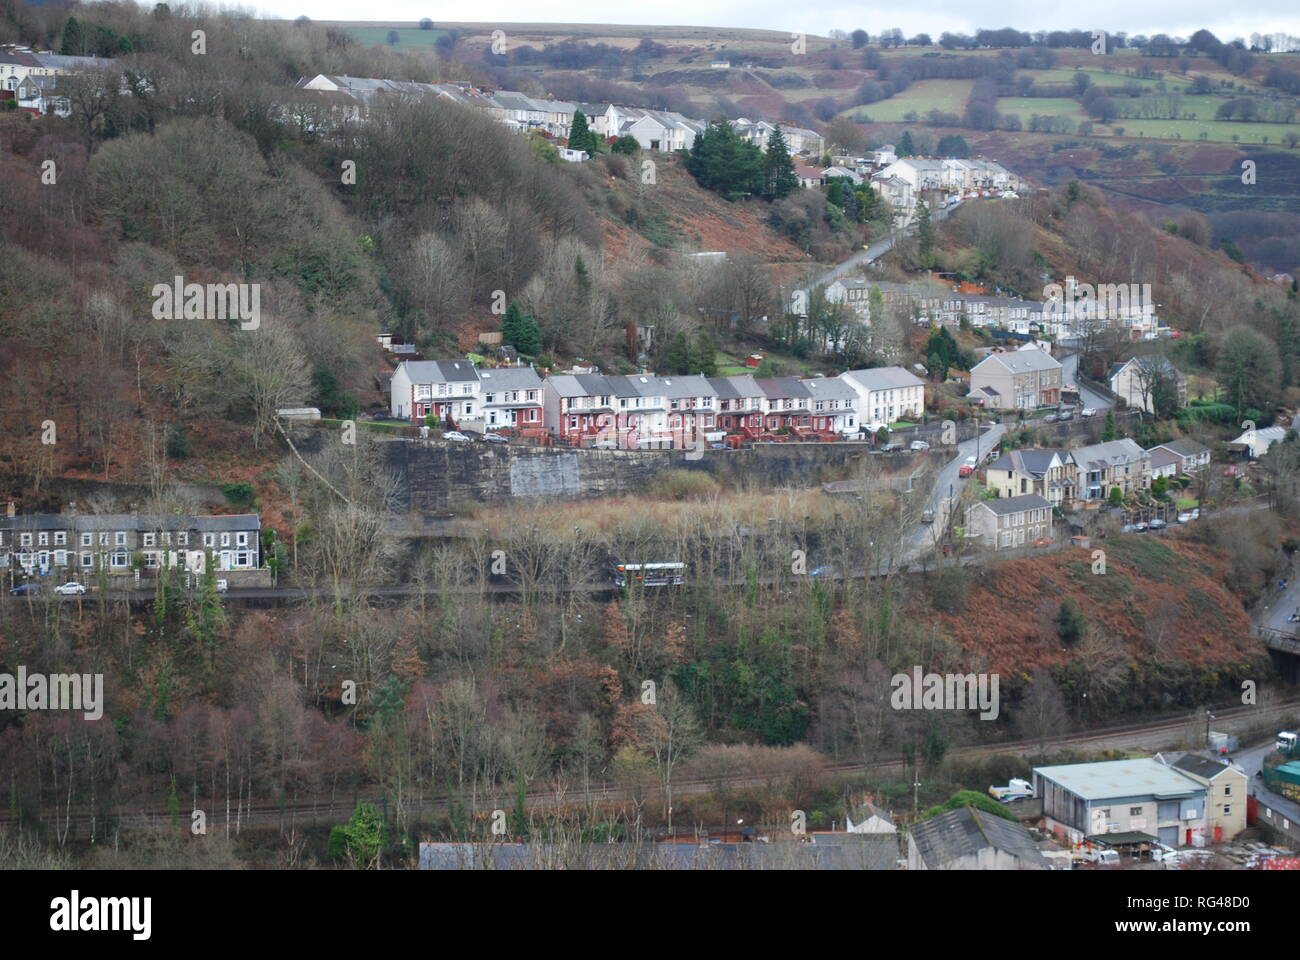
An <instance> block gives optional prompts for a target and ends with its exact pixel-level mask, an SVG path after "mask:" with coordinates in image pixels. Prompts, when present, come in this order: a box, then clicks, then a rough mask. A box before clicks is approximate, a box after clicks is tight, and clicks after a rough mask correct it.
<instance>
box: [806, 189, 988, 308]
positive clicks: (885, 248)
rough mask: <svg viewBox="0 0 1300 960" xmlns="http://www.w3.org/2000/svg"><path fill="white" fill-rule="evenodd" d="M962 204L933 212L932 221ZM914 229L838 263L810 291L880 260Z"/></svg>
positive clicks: (892, 233) (905, 229) (898, 232)
mask: <svg viewBox="0 0 1300 960" xmlns="http://www.w3.org/2000/svg"><path fill="white" fill-rule="evenodd" d="M962 202H965V201H962ZM962 202H959V203H957V204H956V205H955V206H951V207H940V208H939V209H937V210H933V211H931V214H930V219H931V221H932V222H936V221H939V220H942V219H943V218H944V217H946V216H948V214H949V213H950V212H951V211H953V210H956V209H957V207H960V206H961V203H962ZM912 227H913V224H910V223H909V224H908V225H907V226H905V227H900V228H899V229H897V230H891V231H890V232H889V236H888V237H886V238H885V239H883V240H877V241H876V242H875V243H873V244H872V245H871V246H869V247H868V248H867V249H865V250H859V251H858V252H857V253H855V254H853V255H852V256H850V257H849V258H848V259H847V260H845V261H844V262H843V263H838V264H836V265H835V266H833V267H831V268H830V269H829V270H827V271H826V272H825V273H823V274H822V275H821V276H819V277H818V278H817V279H816V280H813V281H812V282H811V283H810V284H809V285H808V287H809V289H813V288H815V287H819V286H822V285H823V284H827V283H830V282H831V281H832V280H834V279H835V278H836V277H842V276H844V275H845V274H846V273H848V272H849V271H851V270H853V268H855V267H858V266H863V265H865V264H868V263H872V262H874V261H876V260H879V259H880V258H881V257H883V256H884V255H885V254H887V253H888V252H889V251H890V250H892V249H894V244H895V243H896V242H897V241H898V238H899V237H902V236H906V235H907V234H908V233H909V232H911V230H912Z"/></svg>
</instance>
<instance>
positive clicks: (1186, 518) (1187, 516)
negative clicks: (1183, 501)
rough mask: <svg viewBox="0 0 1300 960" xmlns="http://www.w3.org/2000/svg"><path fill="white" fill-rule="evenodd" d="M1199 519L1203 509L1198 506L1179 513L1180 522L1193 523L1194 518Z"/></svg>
mask: <svg viewBox="0 0 1300 960" xmlns="http://www.w3.org/2000/svg"><path fill="white" fill-rule="evenodd" d="M1199 519H1201V510H1200V508H1199V507H1197V508H1196V509H1194V510H1188V511H1187V512H1186V513H1180V514H1179V515H1178V522H1179V523H1191V522H1192V521H1193V520H1199Z"/></svg>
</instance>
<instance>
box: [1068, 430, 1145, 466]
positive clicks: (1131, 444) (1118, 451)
mask: <svg viewBox="0 0 1300 960" xmlns="http://www.w3.org/2000/svg"><path fill="white" fill-rule="evenodd" d="M1145 452H1146V451H1144V450H1143V449H1142V448H1141V447H1140V446H1138V444H1137V441H1136V440H1133V439H1131V438H1129V437H1124V438H1122V439H1120V440H1108V441H1106V442H1105V443H1094V444H1092V445H1091V446H1087V447H1079V448H1078V449H1077V450H1073V451H1071V452H1070V455H1071V456H1072V457H1074V462H1075V463H1076V464H1078V465H1079V466H1080V467H1082V468H1083V469H1085V470H1098V471H1099V470H1104V469H1106V468H1107V467H1113V466H1116V465H1122V464H1125V463H1132V462H1134V461H1136V460H1139V459H1141V457H1142V455H1143V454H1144V453H1145Z"/></svg>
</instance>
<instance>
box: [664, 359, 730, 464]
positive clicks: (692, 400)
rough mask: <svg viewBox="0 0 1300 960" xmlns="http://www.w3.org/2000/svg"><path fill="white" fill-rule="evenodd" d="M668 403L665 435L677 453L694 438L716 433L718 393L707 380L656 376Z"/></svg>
mask: <svg viewBox="0 0 1300 960" xmlns="http://www.w3.org/2000/svg"><path fill="white" fill-rule="evenodd" d="M656 379H657V380H658V381H659V387H658V388H659V390H660V391H661V392H662V394H663V397H664V400H665V401H666V402H667V404H668V410H667V416H668V433H669V436H671V437H672V441H673V448H674V449H677V450H681V449H684V448H686V447H689V446H692V445H694V444H695V442H696V440H697V438H698V437H702V436H703V435H704V434H706V433H710V434H711V433H715V432H717V430H718V427H717V416H718V409H717V407H718V391H717V390H716V389H714V387H713V384H711V383H710V382H709V381H708V379H707V378H705V377H702V376H699V375H698V374H696V375H694V376H689V377H657V378H656Z"/></svg>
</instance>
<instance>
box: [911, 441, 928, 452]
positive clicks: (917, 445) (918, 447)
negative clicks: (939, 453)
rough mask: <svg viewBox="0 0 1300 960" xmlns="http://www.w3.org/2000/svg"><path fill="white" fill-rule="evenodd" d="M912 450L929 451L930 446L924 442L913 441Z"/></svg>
mask: <svg viewBox="0 0 1300 960" xmlns="http://www.w3.org/2000/svg"><path fill="white" fill-rule="evenodd" d="M912 449H913V450H929V449H930V445H929V444H928V443H926V442H925V441H924V440H913V441H912Z"/></svg>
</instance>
